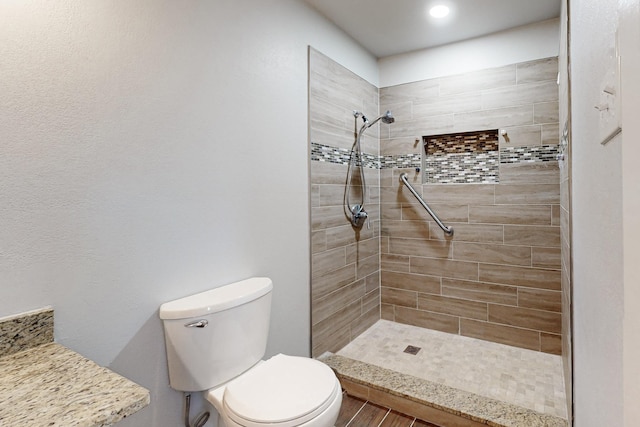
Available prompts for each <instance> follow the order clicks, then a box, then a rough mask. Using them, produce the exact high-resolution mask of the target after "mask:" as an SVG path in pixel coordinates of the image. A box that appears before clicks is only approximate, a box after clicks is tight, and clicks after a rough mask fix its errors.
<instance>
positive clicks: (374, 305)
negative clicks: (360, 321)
mask: <svg viewBox="0 0 640 427" xmlns="http://www.w3.org/2000/svg"><path fill="white" fill-rule="evenodd" d="M365 290H366V288H365ZM370 310H377V311H378V318H380V314H379V312H380V288H379V287H378V288H376V289H374V290H373V291H371V292H369V293H367V294H365V296H364V297H363V298H362V312H363V313H366V312H368V311H370Z"/></svg>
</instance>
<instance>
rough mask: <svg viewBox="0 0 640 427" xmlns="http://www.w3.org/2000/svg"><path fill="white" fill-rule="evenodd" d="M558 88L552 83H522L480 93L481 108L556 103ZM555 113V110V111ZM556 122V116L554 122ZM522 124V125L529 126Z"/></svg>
mask: <svg viewBox="0 0 640 427" xmlns="http://www.w3.org/2000/svg"><path fill="white" fill-rule="evenodd" d="M557 100H558V86H557V85H556V82H555V80H554V81H543V82H531V83H523V84H519V85H517V86H508V87H503V88H498V89H490V90H483V91H482V108H483V109H485V110H489V109H495V108H505V107H509V108H517V106H523V105H527V106H530V105H533V104H537V103H542V102H549V101H557ZM556 111H557V110H556ZM557 121H558V115H557V114H556V119H555V120H554V122H557ZM531 123H532V122H529V123H523V124H531Z"/></svg>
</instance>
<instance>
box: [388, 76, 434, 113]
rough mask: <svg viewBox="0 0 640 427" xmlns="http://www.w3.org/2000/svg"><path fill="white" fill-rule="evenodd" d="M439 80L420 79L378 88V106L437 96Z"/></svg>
mask: <svg viewBox="0 0 640 427" xmlns="http://www.w3.org/2000/svg"><path fill="white" fill-rule="evenodd" d="M439 94H440V82H439V80H438V79H428V80H420V81H417V82H411V83H405V84H400V85H395V86H388V87H383V88H380V107H381V108H383V107H384V108H385V109H386V108H387V107H386V106H387V105H394V104H398V103H401V102H414V101H420V100H422V99H424V98H434V97H438V96H439Z"/></svg>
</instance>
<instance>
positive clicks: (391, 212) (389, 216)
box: [380, 203, 402, 221]
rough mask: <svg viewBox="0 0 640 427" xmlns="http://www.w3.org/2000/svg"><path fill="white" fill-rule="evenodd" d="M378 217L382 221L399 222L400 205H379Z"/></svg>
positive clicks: (400, 214)
mask: <svg viewBox="0 0 640 427" xmlns="http://www.w3.org/2000/svg"><path fill="white" fill-rule="evenodd" d="M380 217H381V218H382V220H383V221H386V220H391V221H400V220H401V219H402V205H400V204H396V203H381V204H380Z"/></svg>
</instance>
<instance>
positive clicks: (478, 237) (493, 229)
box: [429, 222, 504, 243]
mask: <svg viewBox="0 0 640 427" xmlns="http://www.w3.org/2000/svg"><path fill="white" fill-rule="evenodd" d="M445 225H446V226H447V227H453V236H447V235H446V234H445V233H444V232H443V231H442V230H441V229H440V227H439V226H438V224H436V223H435V222H429V230H430V233H429V237H430V238H431V239H438V240H452V241H454V242H476V243H503V242H504V226H503V225H497V224H495V225H494V224H460V223H455V222H449V223H445Z"/></svg>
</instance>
